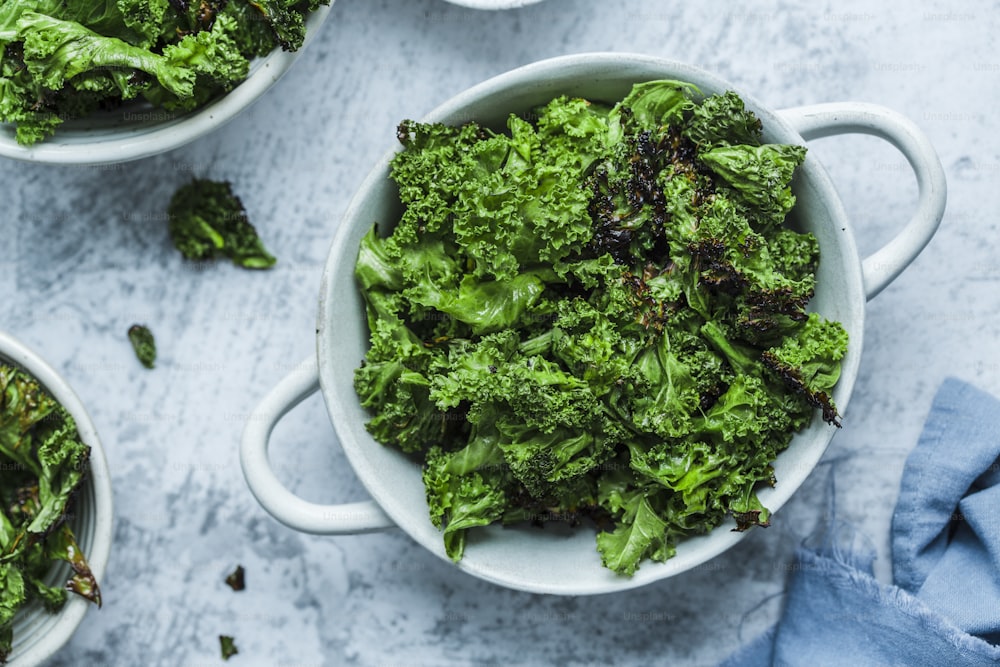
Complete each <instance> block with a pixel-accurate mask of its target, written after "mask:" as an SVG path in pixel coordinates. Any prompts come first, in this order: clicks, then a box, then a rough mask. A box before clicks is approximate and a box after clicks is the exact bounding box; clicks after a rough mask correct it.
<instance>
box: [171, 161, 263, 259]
mask: <svg viewBox="0 0 1000 667" xmlns="http://www.w3.org/2000/svg"><path fill="white" fill-rule="evenodd" d="M167 213H168V215H169V222H168V226H169V230H170V238H171V240H172V241H173V243H174V246H175V247H176V248H177V249H178V250H179V251H180V252H181V254H182V255H184V257H185V258H187V259H190V260H209V259H213V258H215V257H216V256H223V257H228V258H229V259H231V260H232V261H233V263H234V264H237V265H238V266H242V267H243V268H246V269H267V268H270V267H272V266H274V263H275V261H276V260H275V258H274V256H273V255H271V253H269V252H268V251H267V249H266V248H264V244H263V243H262V242H261V240H260V237H259V236H257V230H256V229H255V228H254V226H253V225H252V224H250V220H249V219H248V218H247V214H246V210H245V209H244V208H243V202H242V201H240V199H239V197H237V196H236V195H235V194H234V193H233V188H232V185H231V184H230V183H228V182H226V181H213V180H209V179H204V178H202V179H194V180H192V181H191V182H190V183H188V184H186V185H184V186H181V187H180V188H178V190H177V191H176V192H175V193H174V196H173V197H172V198H171V200H170V206H169V208H168V210H167Z"/></svg>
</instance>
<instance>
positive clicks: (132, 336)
mask: <svg viewBox="0 0 1000 667" xmlns="http://www.w3.org/2000/svg"><path fill="white" fill-rule="evenodd" d="M128 340H129V342H130V343H131V344H132V350H133V351H134V352H135V356H136V358H137V359H138V360H139V363H141V364H142V365H143V366H145V367H146V368H152V367H153V366H154V365H156V339H155V338H153V332H152V331H150V330H149V327H147V326H145V325H142V324H133V325H132V326H130V327H129V328H128Z"/></svg>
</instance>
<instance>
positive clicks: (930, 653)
mask: <svg viewBox="0 0 1000 667" xmlns="http://www.w3.org/2000/svg"><path fill="white" fill-rule="evenodd" d="M831 474H833V473H831ZM831 503H832V504H833V505H834V507H833V508H832V509H831V516H833V517H835V516H836V514H835V503H836V498H835V494H833V497H832V498H831ZM891 540H892V558H893V563H892V565H893V576H894V585H886V584H883V583H881V582H879V581H878V580H876V579H875V578H874V576H873V568H872V565H873V561H874V557H875V552H874V549H873V548H871V546H870V545H868V544H867V543H866V541H865V540H864V538H863V536H861V535H859V534H858V533H857V532H856V531H854V530H853V529H852V527H851V526H849V525H847V524H845V523H843V522H839V521H837V520H836V519H833V520H832V521H831V523H830V524H829V525H828V526H826V527H824V528H822V529H821V530H820V531H818V533H817V534H814V535H813V536H811V537H810V538H808V539H807V540H805V541H804V543H803V545H802V546H801V547H800V548H799V549H798V550H797V552H796V554H795V562H794V564H793V565H792V567H791V572H792V574H791V576H790V578H789V581H788V584H787V588H786V592H785V593H786V594H785V602H784V607H783V609H782V613H781V616H780V617H779V620H778V622H777V624H776V625H775V626H774V627H772V628H771V629H769V630H768V631H767V632H765V633H764V634H763V635H761V636H760V637H758V638H757V639H756V640H754V641H752V642H750V643H748V644H747V645H745V646H744V647H742V648H741V649H740V650H739V651H737V652H736V653H735V654H733V655H732V656H731V657H730V658H729V659H728V660H726V661H725V662H724V663H723V665H724V667H743V666H750V665H754V666H756V665H810V666H820V667H823V666H838V665H845V666H846V665H852V666H853V665H901V666H905V667H923V666H925V665H926V666H927V667H938V666H940V665H955V666H965V665H968V666H978V665H994V666H996V665H1000V646H998V645H997V643H998V640H1000V401H997V400H996V399H995V398H993V397H992V396H990V395H989V394H987V393H985V392H982V391H980V390H979V389H976V388H975V387H972V386H971V385H968V384H966V383H964V382H962V381H959V380H956V379H953V378H949V379H947V380H946V381H945V382H944V383H942V385H941V387H940V388H939V390H938V392H937V394H936V395H935V398H934V401H933V404H932V406H931V409H930V412H929V414H928V417H927V420H926V423H925V425H924V429H923V431H922V433H921V436H920V438H919V440H918V442H917V445H916V446H915V447H914V449H913V451H912V452H911V453H910V455H909V456H908V457H907V462H906V465H905V467H904V470H903V475H902V479H901V482H900V495H899V500H898V503H897V506H896V510H895V512H894V514H893V521H892V534H891Z"/></svg>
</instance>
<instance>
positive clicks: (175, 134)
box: [0, 0, 333, 165]
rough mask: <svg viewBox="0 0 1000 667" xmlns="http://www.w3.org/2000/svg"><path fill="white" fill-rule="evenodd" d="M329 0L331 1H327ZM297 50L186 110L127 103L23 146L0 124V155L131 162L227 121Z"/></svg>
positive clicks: (270, 59)
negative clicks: (188, 110) (176, 110)
mask: <svg viewBox="0 0 1000 667" xmlns="http://www.w3.org/2000/svg"><path fill="white" fill-rule="evenodd" d="M330 4H331V5H332V4H333V0H331V2H330ZM329 13H330V6H329V5H324V6H321V7H320V8H319V9H317V10H316V11H315V12H313V13H312V14H310V15H309V17H308V18H307V20H306V44H303V47H302V48H305V46H306V45H308V43H309V41H310V40H311V39H312V37H313V35H315V33H316V31H317V30H319V28H320V26H321V25H322V24H323V21H325V20H326V17H327V15H329ZM301 52H302V49H299V50H297V51H292V52H290V51H282V50H280V49H276V50H275V51H273V52H272V53H270V54H268V55H267V56H266V57H264V58H257V59H255V60H253V61H252V62H251V63H250V73H249V74H248V76H247V78H246V79H245V80H244V81H243V82H242V83H240V84H239V85H238V86H236V87H235V88H234V89H233V90H231V91H230V92H228V93H226V95H224V96H222V97H220V98H219V99H217V100H215V101H213V102H211V103H209V104H207V105H205V106H204V107H202V108H200V109H198V110H197V111H193V112H191V113H181V112H172V111H166V110H164V109H159V108H154V107H152V106H150V105H148V104H141V103H136V104H129V105H125V106H123V107H121V108H119V109H116V110H114V111H108V112H102V113H95V114H93V115H91V116H88V117H86V118H80V119H75V120H71V121H67V122H65V123H63V124H62V125H60V126H59V128H58V129H57V130H56V133H55V135H53V136H52V137H49V138H48V139H45V140H44V141H40V142H38V143H36V144H34V145H32V146H22V145H20V144H18V143H17V140H16V139H15V136H14V126H13V125H6V124H0V156H3V157H9V158H14V159H17V160H25V161H29V162H41V163H47V164H75V165H97V164H114V163H118V162H126V161H129V160H136V159H139V158H143V157H148V156H150V155H156V154H159V153H163V152H166V151H169V150H172V149H174V148H178V147H180V146H183V145H184V144H187V143H188V142H191V141H194V140H195V139H197V138H199V137H201V136H204V135H205V134H207V133H209V132H211V131H212V130H215V129H216V128H219V127H221V126H222V125H224V124H225V123H226V122H228V121H230V120H232V119H233V118H234V117H235V116H236V115H237V114H239V113H240V112H241V111H243V110H244V109H246V108H247V107H249V106H250V105H251V104H253V102H254V101H255V100H256V99H257V98H259V97H260V96H261V95H263V94H264V93H265V92H267V90H268V89H269V88H270V87H271V86H273V85H274V84H275V83H277V82H278V79H280V78H281V77H282V75H284V74H285V72H287V71H288V69H289V68H290V67H291V66H292V64H293V63H294V62H295V60H296V59H297V58H298V56H299V54H300V53H301Z"/></svg>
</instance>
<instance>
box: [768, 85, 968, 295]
mask: <svg viewBox="0 0 1000 667" xmlns="http://www.w3.org/2000/svg"><path fill="white" fill-rule="evenodd" d="M778 113H779V114H780V115H781V116H782V117H783V118H784V119H785V120H786V121H788V122H789V123H790V124H791V125H792V127H793V128H794V129H795V130H796V131H797V132H798V133H799V134H800V135H802V138H803V139H806V140H809V139H819V138H822V137H829V136H835V135H839V134H870V135H873V136H876V137H879V138H880V139H884V140H885V141H888V142H889V143H890V144H892V145H893V146H895V147H896V148H897V149H898V150H899V152H901V153H902V154H903V156H904V157H905V158H906V160H907V162H909V163H910V168H912V169H913V173H914V174H915V175H916V177H917V192H918V196H917V210H916V212H915V213H914V214H913V216H912V217H911V218H910V220H909V222H907V223H906V225H905V226H904V227H903V229H901V230H900V231H899V233H898V234H896V236H895V237H894V238H893V239H892V240H890V241H889V242H888V243H886V244H885V245H884V246H882V248H880V249H879V250H877V251H876V252H874V253H872V254H871V255H869V256H868V257H866V258H865V259H864V261H863V262H862V265H861V268H862V276H863V279H864V285H865V293H866V295H867V298H868V299H869V300H871V299H872V298H873V297H874V296H875V295H877V294H878V293H879V292H881V291H882V290H883V289H884V288H885V287H886V286H888V285H889V283H891V282H892V281H893V280H895V279H896V277H897V276H898V275H899V274H900V273H902V271H903V269H905V268H906V267H907V266H908V265H909V264H910V262H912V261H913V260H914V259H916V257H917V255H919V254H920V252H921V251H922V250H923V249H924V247H925V246H926V245H927V243H928V242H929V241H930V240H931V237H933V236H934V233H935V232H936V231H937V228H938V225H939V224H940V223H941V218H942V217H943V216H944V208H945V202H946V199H947V189H948V188H947V180H946V179H945V174H944V168H943V167H942V166H941V160H940V159H939V158H938V155H937V152H936V151H935V150H934V147H933V146H932V145H931V142H930V140H929V139H928V138H927V135H925V134H924V133H923V131H922V130H921V129H920V128H919V127H917V126H916V124H914V123H913V121H911V120H910V119H908V118H907V117H905V116H903V115H901V114H899V113H897V112H895V111H892V110H891V109H887V108H885V107H882V106H878V105H876V104H864V103H860V102H831V103H828V104H815V105H810V106H803V107H795V108H792V109H783V110H781V111H779V112H778Z"/></svg>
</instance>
